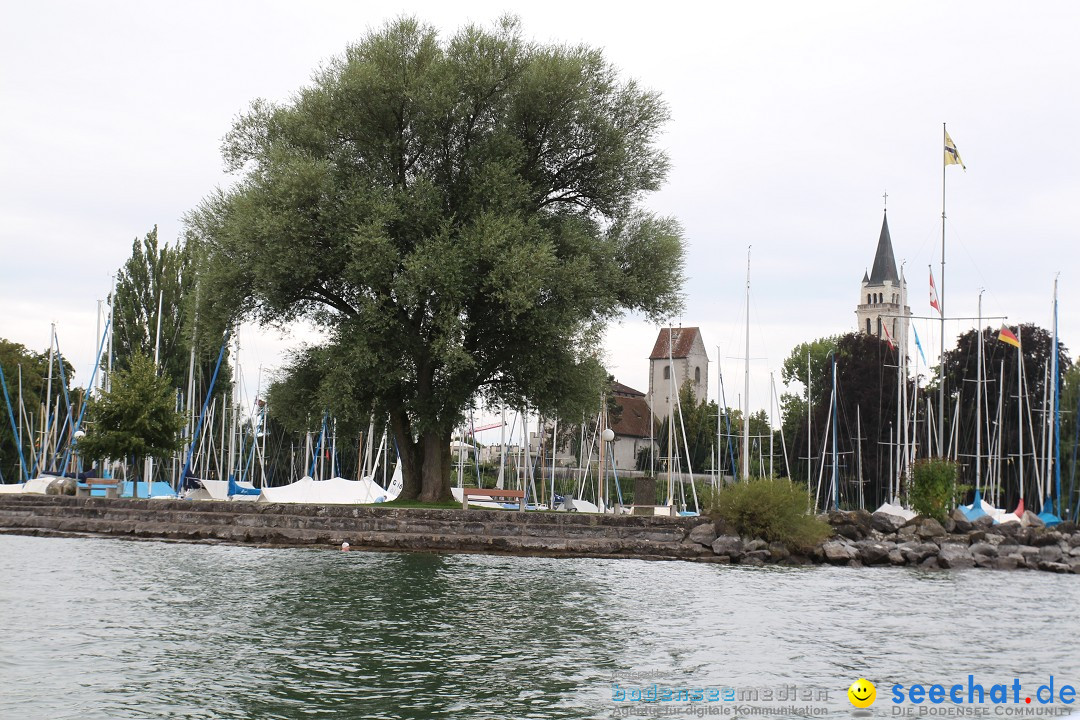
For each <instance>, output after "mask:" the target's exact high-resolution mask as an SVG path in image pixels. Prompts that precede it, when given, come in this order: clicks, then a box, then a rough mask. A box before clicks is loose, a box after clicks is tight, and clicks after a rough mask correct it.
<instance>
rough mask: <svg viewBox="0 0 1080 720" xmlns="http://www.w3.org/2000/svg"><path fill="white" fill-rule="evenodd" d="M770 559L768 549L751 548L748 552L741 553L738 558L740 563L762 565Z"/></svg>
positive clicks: (770, 555)
mask: <svg viewBox="0 0 1080 720" xmlns="http://www.w3.org/2000/svg"><path fill="white" fill-rule="evenodd" d="M771 559H772V554H771V553H770V552H769V551H768V550H751V551H750V552H747V553H743V556H742V558H740V559H739V564H740V565H764V564H765V563H767V562H768V561H769V560H771Z"/></svg>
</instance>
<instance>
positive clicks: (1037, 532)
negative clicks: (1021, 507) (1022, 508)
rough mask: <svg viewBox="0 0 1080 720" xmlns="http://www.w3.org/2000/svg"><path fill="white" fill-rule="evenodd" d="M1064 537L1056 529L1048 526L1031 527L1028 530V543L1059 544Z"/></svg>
mask: <svg viewBox="0 0 1080 720" xmlns="http://www.w3.org/2000/svg"><path fill="white" fill-rule="evenodd" d="M1064 539H1065V538H1064V537H1063V536H1062V535H1061V533H1059V532H1058V531H1057V530H1051V529H1050V528H1045V527H1041V528H1031V529H1030V530H1028V541H1027V544H1028V545H1034V546H1035V547H1042V546H1043V545H1060V544H1061V541H1062V540H1064Z"/></svg>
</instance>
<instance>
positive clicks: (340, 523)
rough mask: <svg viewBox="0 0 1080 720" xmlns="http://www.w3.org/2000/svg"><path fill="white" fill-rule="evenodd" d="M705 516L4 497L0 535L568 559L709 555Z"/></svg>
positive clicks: (63, 497) (0, 516)
mask: <svg viewBox="0 0 1080 720" xmlns="http://www.w3.org/2000/svg"><path fill="white" fill-rule="evenodd" d="M700 522H701V519H700V518H663V517H615V516H613V515H585V514H577V513H553V512H528V513H518V512H507V511H502V510H480V509H473V510H467V511H466V510H449V509H448V510H427V509H419V508H393V507H384V506H379V505H291V504H281V505H278V504H264V503H249V502H202V501H190V500H134V499H120V500H114V499H106V498H75V497H68V496H62V495H58V496H49V495H0V532H9V533H10V532H15V533H21V534H37V535H57V534H94V535H106V536H112V537H124V538H143V539H162V540H181V541H189V542H228V543H246V544H255V545H267V546H316V547H337V546H340V545H341V544H342V543H343V542H348V543H349V544H350V546H352V548H353V549H358V550H359V549H371V550H410V551H418V552H490V553H512V554H516V555H545V556H562V557H643V558H671V559H679V558H697V557H711V556H712V552H711V551H710V550H709V549H708V548H705V547H703V546H701V545H699V544H697V543H693V542H690V541H689V540H687V534H688V533H689V532H690V529H691V528H692V527H693V526H694V525H695V524H699V523H700Z"/></svg>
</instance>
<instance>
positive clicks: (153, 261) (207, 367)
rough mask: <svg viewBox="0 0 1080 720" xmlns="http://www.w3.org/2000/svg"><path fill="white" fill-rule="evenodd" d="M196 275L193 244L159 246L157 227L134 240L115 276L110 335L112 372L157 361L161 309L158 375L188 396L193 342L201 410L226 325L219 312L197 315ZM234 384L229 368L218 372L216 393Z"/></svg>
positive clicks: (196, 390)
mask: <svg viewBox="0 0 1080 720" xmlns="http://www.w3.org/2000/svg"><path fill="white" fill-rule="evenodd" d="M195 271H196V264H195V262H194V259H193V257H192V248H191V246H190V244H189V243H187V242H184V241H178V242H176V244H174V245H169V244H167V243H166V244H161V243H159V241H158V230H157V226H154V228H153V229H152V230H151V231H150V232H148V233H147V234H146V235H145V236H144V237H142V238H138V237H136V238H135V240H134V242H132V244H131V256H130V257H128V259H127V260H125V261H124V264H123V265H122V266H121V267H120V269H119V270H118V271H117V274H116V289H115V291H114V293H113V297H112V304H113V312H112V322H113V328H112V337H113V366H114V368H117V369H124V368H127V367H128V366H129V363H130V360H131V358H132V357H133V356H134V355H136V354H141V355H144V356H146V357H150V358H152V357H154V348H155V344H156V342H155V341H156V340H157V331H158V316H159V308H160V319H161V338H160V348H159V356H160V360H159V372H160V373H161V375H163V376H164V377H165V378H167V379H168V381H169V385H170V386H171V387H173V388H180V389H181V390H182V393H183V395H184V396H185V398H186V396H187V393H188V364H189V362H190V353H191V346H192V343H195V345H196V348H195V350H196V352H195V382H196V386H195V388H194V393H195V396H196V400H195V403H194V404H195V406H196V407H197V406H198V404H199V401H200V400H201V399H202V397H203V395H204V392H205V388H206V386H207V385H208V384H209V379H210V377H211V375H212V374H213V370H214V366H215V364H216V360H217V356H218V351H219V349H220V345H219V343H220V341H221V336H222V334H223V333H224V329H225V326H224V322H223V320H222V319H221V317H220V316H219V314H217V313H214V312H212V311H209V310H207V309H206V308H203V310H202V312H201V315H202V316H203V317H201V318H197V317H196V315H197V314H200V309H199V308H197V307H196V296H197V294H198V293H197V291H196V288H195V285H196V272H195ZM159 301H160V303H159ZM102 362H103V363H104V362H105V361H104V360H103V361H102ZM230 382H231V374H230V371H229V368H228V366H227V365H226V366H224V368H223V374H219V377H218V382H217V385H216V386H215V394H218V395H224V394H225V393H227V392H228V390H229V388H230Z"/></svg>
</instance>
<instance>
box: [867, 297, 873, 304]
mask: <svg viewBox="0 0 1080 720" xmlns="http://www.w3.org/2000/svg"><path fill="white" fill-rule="evenodd" d="M871 302H872V301H871V300H870V296H869V295H867V296H866V304H867V305H869V304H870V303H871Z"/></svg>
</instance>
